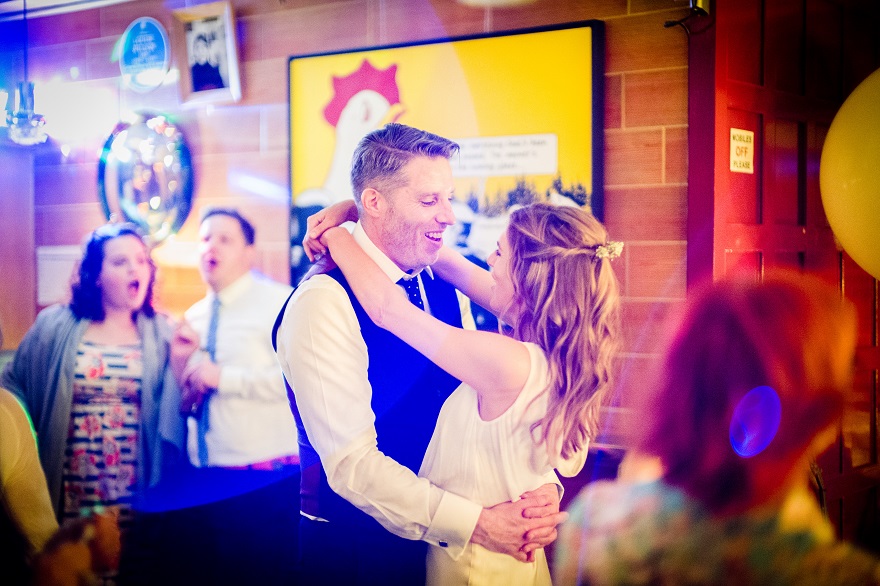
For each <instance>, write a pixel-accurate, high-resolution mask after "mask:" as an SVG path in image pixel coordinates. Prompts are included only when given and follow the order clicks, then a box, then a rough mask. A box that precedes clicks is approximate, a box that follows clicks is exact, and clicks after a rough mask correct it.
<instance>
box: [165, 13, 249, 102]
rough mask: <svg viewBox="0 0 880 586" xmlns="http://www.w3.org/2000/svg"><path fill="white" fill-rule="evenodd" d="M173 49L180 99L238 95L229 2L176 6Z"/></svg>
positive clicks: (227, 99) (219, 99)
mask: <svg viewBox="0 0 880 586" xmlns="http://www.w3.org/2000/svg"><path fill="white" fill-rule="evenodd" d="M173 15H174V25H175V29H176V30H175V35H174V45H173V46H174V53H175V56H176V60H177V67H178V70H179V71H180V93H181V100H182V101H183V102H184V103H187V104H201V103H214V102H237V101H238V100H240V99H241V82H240V78H239V74H238V46H237V43H236V40H235V17H234V16H233V14H232V5H231V3H230V2H212V3H210V4H200V5H197V6H191V7H188V8H182V9H180V10H175V11H174V12H173Z"/></svg>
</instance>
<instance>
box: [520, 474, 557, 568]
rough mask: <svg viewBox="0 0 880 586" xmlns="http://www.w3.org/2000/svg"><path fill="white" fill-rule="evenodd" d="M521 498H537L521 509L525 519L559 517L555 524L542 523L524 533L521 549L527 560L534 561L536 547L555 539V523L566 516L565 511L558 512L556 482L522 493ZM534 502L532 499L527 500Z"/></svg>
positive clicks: (545, 544)
mask: <svg viewBox="0 0 880 586" xmlns="http://www.w3.org/2000/svg"><path fill="white" fill-rule="evenodd" d="M520 498H521V499H533V498H534V499H537V502H538V503H540V504H537V505H535V506H532V507H528V508H526V509H523V517H526V518H527V519H542V518H550V519H557V518H559V517H558V516H561V519H560V520H559V521H558V522H557V523H556V524H555V525H544V526H541V527H537V528H535V529H532V530H530V531H529V532H527V533H526V536H525V540H526V544H525V545H524V546H523V548H522V551H523V552H525V553H526V554H527V555H528V558H529V561H534V555H535V554H534V552H535V550H536V549H539V548H542V547H546V546H548V545H550V544H551V543H553V542H554V541H555V540H556V537H557V535H558V534H557V532H556V525H558V524H559V523H562V522H563V521H564V520H565V519H566V518H567V517H568V514H567V513H560V512H559V500H560V494H559V487H558V486H557V485H556V484H545V485H544V486H542V487H540V488H537V489H535V490H531V491H529V492H527V493H525V494H523V495H522V496H521V497H520ZM529 502H534V501H531V500H530V501H529Z"/></svg>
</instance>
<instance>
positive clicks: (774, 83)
mask: <svg viewBox="0 0 880 586" xmlns="http://www.w3.org/2000/svg"><path fill="white" fill-rule="evenodd" d="M711 19H713V20H714V22H710V23H706V24H704V25H703V27H702V30H701V31H700V30H697V31H696V32H693V33H692V35H691V45H690V61H689V65H690V70H689V81H690V86H691V87H690V95H689V100H690V108H689V109H690V120H689V136H690V139H691V140H690V141H689V147H690V152H689V163H690V168H689V191H690V193H689V202H688V203H689V210H688V212H689V219H688V228H689V234H688V245H689V251H688V283H689V286H694V285H696V284H698V283H699V282H702V281H704V280H707V279H710V278H711V279H716V278H718V277H721V276H723V275H725V274H727V273H729V272H731V271H734V270H735V271H748V272H752V273H753V274H754V276H755V279H756V280H760V279H761V278H762V276H763V275H764V272H765V271H766V270H768V269H771V268H773V267H780V266H787V267H797V268H799V269H801V270H803V271H806V272H810V273H817V274H820V275H822V276H823V278H825V279H827V280H829V281H831V282H834V283H836V284H837V285H838V286H839V287H840V289H841V291H842V293H843V294H844V295H846V297H848V298H849V299H851V300H852V301H853V302H854V303H855V304H856V306H857V308H858V311H859V348H858V356H859V360H858V365H857V373H856V388H855V393H854V399H855V401H854V405H853V409H852V410H851V412H850V414H849V415H848V416H847V417H846V418H845V421H843V422H842V424H841V434H840V438H839V440H838V442H837V444H835V445H834V446H833V447H832V448H831V449H829V450H828V451H827V452H826V453H825V454H823V455H822V457H821V458H820V466H821V468H822V480H823V484H824V492H825V496H826V502H827V506H828V513H829V517H830V519H831V520H832V522H833V523H834V524H835V525H836V526H837V528H838V530H839V532H840V535H841V536H842V537H844V538H846V539H849V540H853V541H856V542H858V543H860V544H862V545H864V546H866V547H869V548H872V549H874V550H877V551H880V541H878V536H880V523H878V518H877V517H878V487H880V461H878V420H877V400H878V366H880V350H878V324H880V320H878V284H877V281H876V280H875V279H873V278H872V277H871V276H870V275H868V274H867V273H865V272H864V271H862V270H861V269H860V268H859V267H858V266H857V265H855V263H853V262H852V260H851V259H849V257H848V256H847V255H846V254H845V253H844V252H842V251H841V250H839V249H838V247H837V246H836V244H835V240H834V236H833V234H832V232H831V230H830V228H829V226H828V223H827V221H826V219H825V215H824V212H823V208H822V203H821V199H820V193H819V161H820V157H821V150H822V144H823V141H824V138H825V135H826V133H827V131H828V128H829V126H830V124H831V121H832V120H833V118H834V114H835V113H836V112H837V109H838V108H839V107H840V105H841V104H842V103H843V101H844V99H845V98H846V96H847V95H848V94H849V93H850V92H851V91H852V90H853V89H854V88H855V87H856V86H857V85H858V83H860V82H861V81H862V80H863V79H864V78H865V77H867V76H868V75H869V74H870V73H871V72H872V71H874V70H875V69H876V68H877V67H878V66H880V42H878V35H876V31H877V30H880V29H878V25H880V18H878V7H877V6H876V5H875V2H873V0H852V1H843V0H838V1H835V0H772V1H762V0H717V2H716V3H715V5H714V7H713V14H712V17H711ZM695 28H697V29H699V27H695ZM710 129H711V131H710ZM731 129H740V130H744V131H747V132H750V133H753V136H754V160H753V169H752V172H751V173H744V172H737V171H731V161H730V153H731V143H732V141H731ZM878 252H880V251H878Z"/></svg>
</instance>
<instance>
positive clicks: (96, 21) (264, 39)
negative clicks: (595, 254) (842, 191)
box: [0, 0, 688, 388]
mask: <svg viewBox="0 0 880 586" xmlns="http://www.w3.org/2000/svg"><path fill="white" fill-rule="evenodd" d="M189 4H195V2H182V1H180V0H166V1H161V0H136V1H133V2H127V3H123V4H118V5H115V6H108V7H104V8H98V9H92V10H86V11H82V12H76V13H71V14H63V15H55V16H47V17H41V18H35V19H31V20H30V25H31V26H30V40H31V51H30V68H31V77H32V79H34V80H35V81H36V82H37V88H38V89H37V92H38V93H37V103H38V105H39V100H40V94H39V92H40V91H41V88H45V87H46V85H45V84H46V83H47V82H49V81H50V80H53V79H54V80H55V85H54V86H52V87H53V88H56V89H53V91H63V92H65V93H69V94H70V95H72V96H73V95H77V96H83V95H85V96H88V98H89V103H90V104H92V105H100V111H99V112H90V114H89V115H90V116H91V117H92V119H94V120H99V121H100V123H95V124H93V125H92V127H90V128H87V129H85V130H82V131H81V132H80V135H81V136H82V137H83V138H82V139H81V140H80V142H79V143H78V144H72V145H69V146H70V147H71V151H70V154H69V155H68V156H67V157H62V156H60V155H57V154H56V155H51V156H44V157H40V158H38V160H37V161H36V170H35V185H34V191H35V198H34V203H35V210H34V213H35V240H36V242H35V245H36V246H37V247H39V246H48V245H75V244H78V243H79V242H80V240H81V238H82V237H83V235H84V234H85V233H87V232H88V231H89V230H91V229H93V228H94V227H95V226H96V225H98V224H100V223H103V221H104V218H103V215H102V213H101V209H100V205H99V203H98V199H97V190H96V177H97V157H96V152H97V151H98V150H99V149H100V146H101V144H102V143H103V141H104V139H105V138H106V136H107V135H108V134H109V132H110V130H111V129H112V127H113V124H115V121H116V120H117V119H118V118H119V115H120V113H121V112H123V111H126V110H134V109H147V108H148V109H151V110H158V111H163V112H168V113H171V114H173V115H175V116H176V117H177V118H178V120H179V121H180V124H181V126H183V128H184V129H185V131H186V132H187V137H188V139H189V141H190V145H191V148H192V149H193V154H194V163H195V167H196V172H197V191H196V199H195V209H194V211H193V214H192V215H191V217H190V219H189V220H188V221H187V223H186V224H185V225H184V227H183V229H182V230H181V232H180V234H179V235H178V236H177V237H176V238H175V242H174V243H172V245H170V246H168V245H163V247H160V249H159V250H157V257H158V260H159V263H160V266H161V282H160V284H159V287H158V296H159V300H160V303H161V305H162V306H163V307H165V308H166V309H167V310H169V311H170V312H172V313H175V314H179V313H180V312H182V311H183V310H184V309H185V308H186V307H188V306H189V304H191V303H192V302H193V301H195V300H196V299H198V298H199V297H201V295H202V294H203V285H202V283H201V281H200V279H199V276H198V273H197V271H196V269H195V266H194V264H193V263H192V262H191V261H190V260H183V261H181V260H180V259H181V258H183V259H192V258H194V257H192V255H189V256H188V255H187V254H186V253H187V252H191V251H192V250H193V249H194V246H195V237H196V231H197V221H196V219H195V218H197V217H198V213H199V210H200V208H202V207H204V206H207V205H218V204H219V205H234V206H239V207H241V208H242V209H243V210H245V211H246V212H247V213H248V215H249V216H250V217H251V218H253V220H254V221H255V223H256V224H257V229H258V234H259V237H258V240H259V243H258V245H259V251H260V255H259V258H260V260H259V263H260V268H261V269H262V270H263V271H264V272H266V273H267V274H269V275H271V276H273V277H274V278H277V279H279V280H285V279H286V278H287V266H288V265H287V256H288V215H287V206H288V202H287V201H286V200H285V199H283V198H271V199H270V198H265V197H260V196H258V195H255V194H252V193H246V192H242V191H241V190H239V189H238V188H236V187H235V186H234V185H231V184H230V182H229V181H228V179H227V178H228V174H229V172H230V170H233V169H234V170H236V171H243V172H247V173H250V174H253V175H255V176H257V177H260V178H263V179H265V180H267V181H271V182H272V183H274V184H277V185H280V186H283V187H284V188H285V189H289V185H288V183H289V180H288V177H287V174H288V137H287V85H286V84H287V58H288V56H290V55H293V54H303V53H315V52H324V51H333V50H342V49H351V48H360V47H370V46H376V45H384V44H392V43H404V42H411V41H418V40H423V39H432V38H438V37H445V36H459V35H467V34H476V33H486V32H497V31H504V30H511V29H515V28H522V27H532V26H541V25H550V24H556V23H564V22H571V21H578V20H587V19H599V20H603V21H605V23H606V66H605V68H606V77H605V86H606V89H605V94H606V95H605V102H606V108H605V140H606V152H605V182H606V184H605V199H606V204H605V205H606V223H607V225H608V228H609V230H610V232H611V234H612V236H613V237H614V238H616V239H619V240H624V241H625V242H626V244H627V246H626V248H625V251H624V255H623V257H622V258H621V259H620V260H618V261H617V262H616V263H615V267H616V269H617V271H618V275H619V278H620V281H621V284H622V286H623V293H624V322H625V323H624V326H625V327H624V330H625V352H624V354H623V356H622V359H623V360H625V361H626V368H625V369H624V373H623V378H624V381H625V383H624V388H625V387H626V386H627V385H628V384H629V383H627V382H626V381H639V380H641V379H642V378H643V373H644V372H645V371H646V369H647V368H648V364H649V362H650V356H651V354H652V353H654V352H656V348H657V342H658V339H659V337H660V332H661V330H662V328H661V327H660V325H661V323H662V320H663V319H664V318H665V317H666V316H667V315H668V314H669V313H670V311H671V310H672V309H674V308H675V306H676V305H677V304H678V302H679V301H680V300H682V299H683V298H684V296H685V258H686V244H687V243H686V235H685V227H686V213H687V212H686V192H687V139H686V137H687V65H688V64H687V38H686V35H685V33H684V31H683V30H682V29H681V28H678V27H674V28H670V29H667V28H664V27H663V23H664V22H665V21H666V20H669V19H672V18H678V17H680V16H682V15H683V14H684V8H683V6H682V5H683V4H685V3H684V2H682V1H681V0H679V1H675V0H538V1H537V2H535V3H533V4H530V5H527V6H522V7H516V8H505V9H499V8H485V9H480V8H469V7H466V6H464V5H462V4H459V3H457V2H455V1H454V0H343V1H330V0H327V1H306V0H234V1H233V5H234V9H235V13H236V18H237V20H238V24H237V28H238V30H237V38H238V41H239V53H240V61H241V80H242V92H243V97H242V100H241V101H240V102H239V103H237V104H233V105H219V106H213V107H211V106H201V107H197V108H192V107H186V108H185V107H183V106H182V105H181V104H180V98H179V95H178V90H177V88H176V87H174V86H165V87H162V88H160V89H158V90H155V91H153V92H150V93H146V94H138V93H136V92H134V91H131V90H129V89H126V88H124V87H123V86H122V84H121V80H120V77H119V69H118V66H117V64H116V63H114V62H112V61H111V59H110V55H111V54H112V50H113V47H114V45H115V43H116V42H117V40H118V38H119V36H120V35H121V34H122V32H123V31H124V30H125V28H126V27H127V26H128V24H129V23H130V22H131V21H132V20H134V19H135V18H137V17H140V16H152V17H154V18H156V19H157V20H159V21H160V22H161V23H162V24H163V25H164V26H165V27H166V29H168V30H171V28H172V24H173V20H172V16H171V10H173V9H175V8H180V7H183V6H186V5H189ZM10 26H11V24H10V23H0V43H3V44H2V46H0V49H2V50H3V52H2V54H0V63H3V62H5V63H6V64H7V65H6V66H5V67H4V68H3V69H4V70H7V71H8V70H10V69H11V68H12V66H13V65H15V64H17V63H19V62H20V59H21V55H20V51H19V50H17V47H14V46H10V45H11V43H9V42H4V41H2V39H4V38H7V39H8V38H10V37H9V36H8V35H5V34H4V31H7V32H8V31H9V30H10V29H9V27H10ZM58 88H60V90H59V89H58ZM44 91H45V90H44ZM94 107H95V108H97V106H94ZM169 251H170V252H169ZM623 360H622V363H623Z"/></svg>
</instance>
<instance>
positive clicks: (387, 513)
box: [275, 124, 562, 585]
mask: <svg viewBox="0 0 880 586" xmlns="http://www.w3.org/2000/svg"><path fill="white" fill-rule="evenodd" d="M457 151H458V145H456V144H455V143H453V142H451V141H449V140H447V139H445V138H442V137H439V136H436V135H433V134H430V133H428V132H424V131H421V130H418V129H415V128H410V127H408V126H404V125H402V124H389V125H387V126H385V127H384V128H382V129H379V130H377V131H374V132H372V133H370V134H368V135H367V136H366V137H365V138H364V139H363V140H362V141H361V143H360V144H359V145H358V148H357V149H356V151H355V154H354V159H353V163H352V187H353V190H354V193H355V194H356V198H355V199H356V202H357V207H358V215H359V220H360V221H359V223H358V224H357V226H356V228H355V230H354V236H355V239H356V240H357V241H358V243H360V245H361V246H362V247H363V248H364V250H365V251H366V252H367V254H369V255H370V257H371V258H372V259H373V260H375V261H376V262H377V264H379V266H380V267H382V268H383V270H384V271H385V272H386V273H387V275H388V277H389V278H390V279H392V280H393V281H395V282H397V281H398V280H400V279H403V280H408V281H415V282H416V283H418V284H419V287H420V291H417V293H416V294H417V295H418V296H420V297H419V298H418V299H416V300H414V302H416V303H417V304H418V305H420V306H421V307H423V308H424V309H425V310H426V311H430V312H431V314H432V315H434V316H436V317H438V318H439V319H442V320H443V321H446V322H447V323H450V324H453V325H456V326H459V327H460V326H461V315H460V313H459V307H458V302H457V297H456V292H455V290H454V288H452V286H451V285H450V284H448V283H445V282H444V281H442V280H441V279H439V278H438V277H435V276H434V275H433V274H432V273H431V270H430V266H429V265H430V264H431V263H432V262H434V261H435V260H436V259H437V255H438V253H439V250H440V246H441V245H442V234H443V230H444V229H445V228H446V227H447V226H449V225H451V224H453V223H454V222H455V217H454V215H453V213H452V209H451V207H450V201H451V198H452V195H453V189H454V184H453V180H452V171H451V167H450V164H449V158H450V157H451V156H453V155H454V154H455V153H456V152H457ZM275 342H276V345H277V354H278V358H279V362H280V363H281V367H282V369H283V370H284V374H285V377H286V378H287V381H288V383H289V384H290V385H291V387H292V389H293V392H294V395H295V406H294V407H295V409H296V410H297V411H298V421H297V423H298V426H299V431H300V454H301V457H302V470H303V479H302V490H301V495H302V515H303V517H302V519H301V520H300V561H301V564H302V568H301V570H302V579H303V583H308V584H395V585H396V584H423V583H424V581H425V565H424V564H425V557H424V556H425V551H426V549H425V547H426V545H425V544H426V543H430V544H432V545H435V546H439V547H444V548H446V549H447V551H448V552H449V554H450V555H452V556H453V557H457V556H459V555H460V554H461V553H462V551H463V549H464V546H465V545H466V544H467V543H468V541H471V540H473V541H474V542H475V543H479V544H480V545H483V546H484V547H487V548H488V549H491V550H494V551H498V552H501V553H507V554H510V555H517V556H519V557H524V555H523V554H522V552H521V548H522V547H523V546H524V545H525V544H526V542H528V541H531V542H533V543H540V544H541V545H545V544H547V543H549V542H550V541H552V539H553V538H554V536H555V525H556V524H557V523H558V522H559V521H560V520H561V518H562V515H560V514H559V513H558V508H559V502H558V493H557V492H556V488H555V485H554V484H552V483H554V481H555V476H552V475H551V476H550V477H548V487H546V488H548V490H547V491H545V492H544V494H545V495H546V494H547V493H551V494H552V496H551V497H547V498H545V499H543V500H541V501H532V500H528V499H527V500H524V501H519V502H518V503H503V504H501V505H497V506H496V507H493V508H491V509H483V508H481V507H480V506H479V505H477V504H475V503H472V502H469V501H467V500H465V499H463V498H461V497H459V496H457V495H455V494H452V493H449V492H446V491H444V490H443V489H442V488H440V487H437V486H433V485H431V483H430V482H429V481H428V480H426V479H423V478H419V477H417V476H416V472H417V471H418V469H419V466H420V464H421V460H422V457H423V456H424V453H425V450H426V448H427V445H428V441H429V440H430V437H431V434H432V431H433V429H434V425H435V423H436V420H437V415H438V413H439V410H440V406H441V405H442V404H443V401H444V400H445V399H446V397H448V396H449V394H450V393H451V392H452V391H453V390H454V389H455V388H456V387H457V386H458V384H459V381H457V380H455V379H454V378H452V377H451V376H450V375H448V374H447V373H445V372H443V371H442V370H440V369H439V368H438V367H436V366H435V365H433V364H432V363H430V361H428V360H427V359H425V358H424V357H423V356H421V355H420V354H418V353H417V352H416V351H415V350H413V349H412V348H410V347H409V346H407V345H406V344H404V343H403V342H402V341H401V340H400V339H398V338H396V337H394V336H393V335H391V334H390V333H388V332H387V331H385V330H381V329H380V328H378V327H376V326H375V325H374V324H373V323H372V322H371V321H370V319H369V317H367V316H366V314H365V313H364V311H363V309H362V308H361V307H360V304H359V303H358V302H357V299H356V298H355V297H354V296H353V295H352V294H351V291H350V288H349V287H348V285H347V283H346V282H345V279H344V277H343V276H342V274H341V272H339V271H338V270H334V271H330V272H329V273H327V274H324V275H316V276H314V277H312V278H310V279H308V280H307V281H305V282H304V283H302V284H301V285H300V286H299V287H298V288H297V290H296V292H295V293H294V294H293V295H292V297H291V298H290V300H289V301H288V304H287V306H286V307H285V309H284V310H283V311H282V314H281V315H279V319H278V321H276V335H275ZM340 497H342V498H340ZM343 499H344V500H343ZM536 510H539V511H540V514H544V515H545V516H544V517H541V518H526V517H527V516H531V515H534V514H537V513H535V511H536ZM386 530H387V531H386ZM529 531H531V533H530V534H529V537H530V538H529V539H526V534H527V532H529ZM389 532H390V533H389ZM401 537H402V538H405V539H401Z"/></svg>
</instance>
